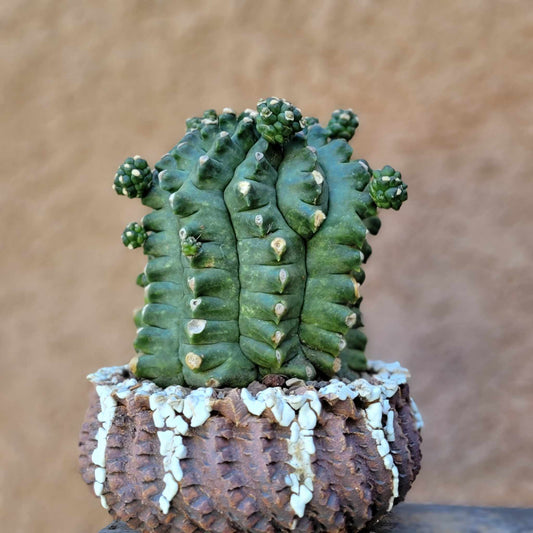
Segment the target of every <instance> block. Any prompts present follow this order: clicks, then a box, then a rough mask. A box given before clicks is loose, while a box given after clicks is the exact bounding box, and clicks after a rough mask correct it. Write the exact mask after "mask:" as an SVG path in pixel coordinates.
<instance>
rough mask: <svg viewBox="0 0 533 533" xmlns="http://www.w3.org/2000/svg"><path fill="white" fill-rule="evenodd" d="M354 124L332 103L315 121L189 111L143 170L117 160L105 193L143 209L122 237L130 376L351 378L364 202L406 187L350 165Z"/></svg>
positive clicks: (283, 107)
mask: <svg viewBox="0 0 533 533" xmlns="http://www.w3.org/2000/svg"><path fill="white" fill-rule="evenodd" d="M357 125H358V120H357V116H356V115H355V114H354V113H353V112H351V111H344V110H338V111H335V112H334V113H333V116H332V118H331V120H330V121H329V124H328V127H327V128H323V127H321V126H320V124H319V123H318V120H317V119H313V118H308V119H307V120H306V121H304V120H302V115H301V112H300V110H299V109H298V108H296V107H294V106H293V105H292V104H290V103H289V102H287V101H285V100H283V99H280V98H267V99H266V100H261V101H260V102H259V104H258V106H257V111H253V110H250V109H247V110H245V111H244V112H243V113H241V114H240V115H238V116H237V115H236V114H235V113H234V112H233V111H232V110H231V109H227V108H226V109H224V110H223V111H222V113H221V114H220V115H217V113H216V112H215V111H214V110H208V111H206V112H205V113H204V114H203V116H202V117H193V118H191V119H188V120H187V133H186V135H185V137H184V138H183V139H182V140H181V141H180V142H179V143H178V144H177V145H176V146H175V147H174V148H172V149H171V150H170V152H169V153H168V154H166V155H165V156H163V158H162V159H161V160H160V161H159V162H158V163H156V165H155V170H153V171H152V170H151V169H150V168H149V167H148V164H147V163H146V161H144V160H143V159H140V158H139V157H138V156H136V158H128V159H126V161H125V163H124V165H122V166H121V168H120V169H119V172H117V176H116V177H115V185H114V188H115V190H116V192H117V193H118V194H123V195H126V196H128V197H130V198H131V197H140V198H142V202H143V203H144V204H145V205H146V206H148V207H150V208H152V210H153V211H151V212H150V213H148V214H147V215H146V216H145V217H144V218H143V220H142V225H139V224H137V223H132V224H130V225H129V226H128V227H127V228H126V231H125V233H124V234H123V242H124V244H126V245H127V246H129V247H132V248H133V247H137V246H141V245H142V246H143V249H144V253H145V254H146V255H147V256H148V262H147V265H146V269H145V272H144V273H142V274H140V275H139V276H138V278H137V284H138V285H139V286H141V287H144V290H145V305H144V307H143V308H142V309H141V310H138V311H136V312H135V316H134V318H135V324H136V326H137V328H138V331H137V338H136V340H135V343H134V346H135V349H136V351H137V355H136V357H134V358H133V360H132V362H131V363H130V366H131V368H132V370H133V372H134V373H135V374H136V375H137V376H139V377H144V378H149V379H152V380H154V381H155V382H156V383H157V384H159V385H169V384H187V385H189V386H192V387H199V386H234V387H236V386H246V385H247V384H249V383H250V382H251V381H253V380H254V379H256V378H261V377H263V376H265V375H267V374H284V375H286V376H291V377H293V376H294V377H299V378H302V379H313V378H315V377H316V378H317V379H318V378H324V377H330V376H333V375H335V374H337V375H339V376H341V377H353V376H354V375H355V374H354V373H355V372H356V371H358V370H362V369H364V368H365V367H366V359H365V356H364V350H365V346H366V336H365V335H364V333H363V331H362V325H363V324H362V318H361V312H360V305H361V301H362V298H361V296H360V292H359V287H360V285H361V284H362V283H363V281H364V271H363V269H362V265H363V264H364V263H365V262H366V261H367V259H368V257H369V256H370V253H371V251H372V250H371V248H370V245H369V244H368V242H367V235H368V234H372V235H375V234H377V232H378V231H379V229H380V225H381V222H380V220H379V218H378V217H377V208H378V207H384V208H389V207H391V208H393V209H398V208H399V207H400V205H401V203H402V202H403V201H405V200H406V198H407V192H406V187H407V186H406V185H405V184H404V183H403V182H402V181H401V175H400V174H399V173H398V172H396V171H394V169H392V168H391V167H388V166H387V167H384V168H383V170H381V171H372V169H371V168H370V167H369V165H368V163H367V162H366V161H365V160H363V159H358V160H352V161H350V157H351V155H352V149H351V148H350V146H349V145H348V144H347V140H349V139H350V138H351V137H352V135H353V133H354V132H355V128H356V127H357ZM135 170H137V172H135ZM398 191H399V192H398Z"/></svg>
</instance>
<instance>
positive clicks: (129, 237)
mask: <svg viewBox="0 0 533 533" xmlns="http://www.w3.org/2000/svg"><path fill="white" fill-rule="evenodd" d="M147 237H148V235H147V234H146V231H144V228H143V227H142V226H141V225H140V224H139V223H138V222H130V223H129V224H128V225H127V226H126V229H125V230H124V231H123V232H122V242H123V244H124V246H126V247H127V248H129V249H130V250H133V249H134V248H139V246H142V245H143V244H144V241H145V240H146V238H147Z"/></svg>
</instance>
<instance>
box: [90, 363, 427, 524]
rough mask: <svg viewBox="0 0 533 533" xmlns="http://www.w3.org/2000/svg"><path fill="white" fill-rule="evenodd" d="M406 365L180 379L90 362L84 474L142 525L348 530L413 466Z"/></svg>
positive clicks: (119, 512)
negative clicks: (189, 382)
mask: <svg viewBox="0 0 533 533" xmlns="http://www.w3.org/2000/svg"><path fill="white" fill-rule="evenodd" d="M407 378H408V372H407V371H406V370H405V369H403V368H401V367H400V366H399V365H398V364H397V363H394V364H387V363H382V362H379V361H374V362H372V361H371V362H369V369H368V372H365V373H362V374H361V378H360V379H357V380H355V381H353V382H350V383H346V382H344V381H340V380H337V379H332V380H330V381H329V382H321V383H304V382H302V381H299V380H292V383H293V384H292V386H290V387H285V388H281V387H271V388H268V387H265V386H264V385H261V384H259V383H253V384H252V385H250V386H249V387H248V388H246V389H211V388H201V389H194V390H190V389H187V388H185V387H180V386H171V387H167V388H166V389H161V388H159V387H157V386H156V385H154V384H153V383H151V382H148V381H138V380H137V379H135V378H133V377H132V376H131V375H130V374H129V372H128V370H127V369H126V368H125V367H112V368H105V369H101V370H99V371H98V372H96V373H95V374H92V375H91V376H89V379H90V380H91V381H92V382H93V383H94V384H95V385H96V394H94V395H93V397H92V399H91V404H90V407H89V410H88V412H87V416H86V420H85V423H84V425H83V428H82V432H81V436H80V467H81V473H82V477H83V479H84V480H85V482H86V483H88V484H90V485H92V487H93V490H94V492H95V494H96V495H97V496H99V497H100V499H101V502H102V505H103V506H104V507H106V508H108V509H109V511H110V513H111V515H112V516H113V517H116V518H119V519H121V520H123V521H125V522H126V523H127V524H128V525H129V526H130V527H131V528H132V529H138V530H140V531H144V532H165V533H177V532H188V533H192V532H198V533H199V532H201V531H210V532H213V533H216V532H223V533H230V532H234V531H257V532H272V533H274V532H275V531H290V530H297V531H302V532H304V531H309V532H312V531H327V532H333V531H339V532H341V531H358V530H360V529H361V528H363V527H365V526H366V525H368V524H369V523H372V522H373V521H375V520H376V519H378V518H380V517H381V516H383V515H384V514H386V513H387V512H388V511H389V510H390V509H391V508H392V506H393V505H394V504H395V503H398V502H399V501H402V500H403V499H404V497H405V494H406V493H407V491H408V490H409V488H410V486H411V484H412V482H413V481H414V479H415V477H416V475H417V473H418V471H419V469H420V460H421V453H420V442H421V437H420V429H421V426H422V422H421V419H420V415H419V414H418V410H417V409H416V405H415V404H414V402H413V401H412V400H411V398H410V396H409V387H408V384H407ZM289 383H290V382H289Z"/></svg>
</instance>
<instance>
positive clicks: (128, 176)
mask: <svg viewBox="0 0 533 533" xmlns="http://www.w3.org/2000/svg"><path fill="white" fill-rule="evenodd" d="M151 183H152V170H151V169H150V167H149V166H148V163H147V162H146V161H145V160H144V159H142V158H141V157H139V156H138V155H136V156H135V157H128V158H127V159H126V160H125V161H124V163H122V165H120V167H119V168H118V170H117V173H116V174H115V180H114V182H113V189H114V190H115V192H116V193H117V194H123V195H124V196H127V197H128V198H142V197H143V196H144V195H145V194H146V193H147V192H148V190H149V189H150V184H151Z"/></svg>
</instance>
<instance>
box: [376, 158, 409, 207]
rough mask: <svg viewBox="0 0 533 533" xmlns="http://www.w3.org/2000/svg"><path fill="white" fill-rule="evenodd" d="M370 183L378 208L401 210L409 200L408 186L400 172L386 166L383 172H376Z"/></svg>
mask: <svg viewBox="0 0 533 533" xmlns="http://www.w3.org/2000/svg"><path fill="white" fill-rule="evenodd" d="M373 178H374V179H373V180H372V182H371V183H370V190H369V192H370V195H371V196H372V199H373V200H374V202H375V203H376V205H377V206H378V207H381V208H383V209H388V208H390V207H392V209H394V210H396V211H397V210H398V209H400V207H401V205H402V203H403V202H405V200H407V184H405V183H404V182H403V181H402V175H401V173H400V172H397V171H396V170H394V169H393V168H392V167H391V166H389V165H386V166H384V167H383V169H382V170H374V172H373Z"/></svg>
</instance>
